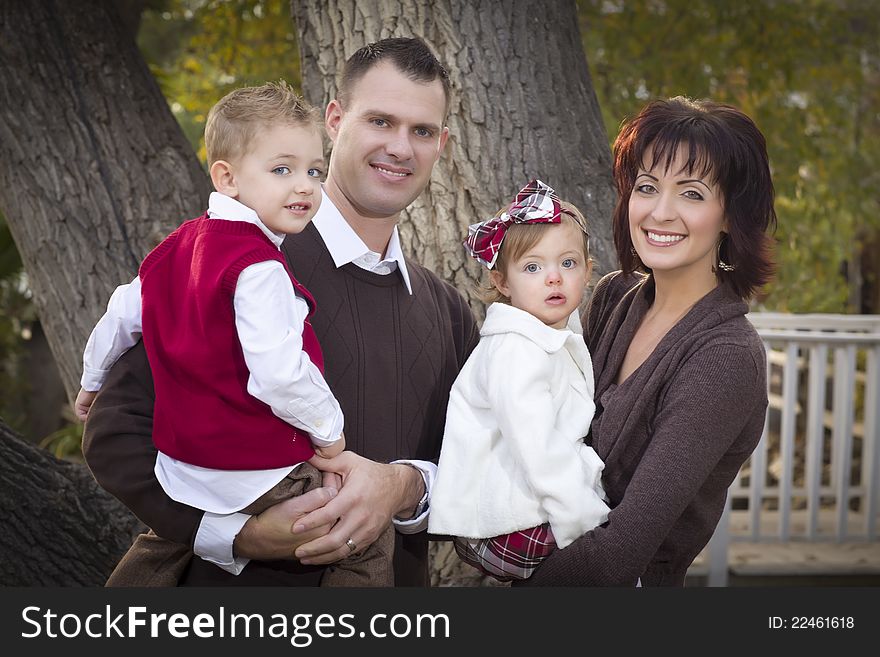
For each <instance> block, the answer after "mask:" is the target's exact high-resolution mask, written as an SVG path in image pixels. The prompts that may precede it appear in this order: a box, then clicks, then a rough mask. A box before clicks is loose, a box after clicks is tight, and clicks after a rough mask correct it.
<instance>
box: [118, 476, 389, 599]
mask: <svg viewBox="0 0 880 657" xmlns="http://www.w3.org/2000/svg"><path fill="white" fill-rule="evenodd" d="M320 486H321V473H320V472H319V471H318V470H317V469H316V468H315V467H314V466H312V465H311V464H309V463H303V464H302V465H299V466H298V467H296V468H294V469H293V471H292V472H291V473H290V474H289V475H287V477H285V478H284V479H282V480H281V481H280V482H279V483H278V484H277V485H276V486H275V487H273V488H272V489H271V490H270V491H269V492H267V493H266V494H265V495H263V496H262V497H260V498H259V499H257V500H256V501H255V502H253V503H252V504H250V505H248V506H247V507H245V508H244V509H242V512H243V513H249V514H252V515H255V514H258V513H262V512H263V511H265V510H266V509H268V508H269V507H270V506H273V505H275V504H277V503H278V502H282V501H284V500H286V499H289V498H291V497H296V496H298V495H302V494H303V493H307V492H309V491H310V490H313V489H315V488H319V487H320ZM194 556H195V555H193V553H192V551H191V550H190V549H189V548H188V547H186V546H185V545H182V544H180V543H175V542H173V541H168V540H166V539H164V538H161V537H160V536H157V535H156V534H155V533H154V532H153V531H152V530H150V531H149V532H148V533H146V534H140V535H139V536H138V537H137V538H136V539H135V540H134V543H132V546H131V547H130V548H129V549H128V552H126V553H125V555H124V556H123V557H122V559H121V560H120V561H119V563H118V564H117V565H116V568H115V569H114V570H113V572H112V573H111V574H110V578H109V579H108V580H107V583H106V584H105V586H112V587H135V586H150V587H155V586H177V585H178V583H179V582H180V579H181V576H182V575H183V573H184V571H185V570H186V568H187V566H188V565H189V562H190V560H191V559H192V558H193V557H194ZM393 557H394V529H393V528H392V527H391V525H389V526H388V527H386V528H385V531H384V532H382V534H381V535H380V536H379V538H378V539H377V540H376V542H375V543H373V544H372V545H370V546H369V547H368V548H366V549H365V550H363V551H362V552H358V553H356V554H353V555H352V556H350V557H348V558H346V559H343V560H342V561H338V562H336V563H334V564H332V565H331V566H328V567H327V568H326V569H325V570H324V574H323V575H322V576H321V586H394V570H393V565H392V560H393Z"/></svg>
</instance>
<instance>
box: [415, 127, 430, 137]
mask: <svg viewBox="0 0 880 657" xmlns="http://www.w3.org/2000/svg"><path fill="white" fill-rule="evenodd" d="M415 132H416V135H417V136H419V137H432V136H433V133H432V132H431V131H430V130H428V129H427V128H416V130H415Z"/></svg>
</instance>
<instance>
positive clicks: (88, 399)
mask: <svg viewBox="0 0 880 657" xmlns="http://www.w3.org/2000/svg"><path fill="white" fill-rule="evenodd" d="M97 396H98V393H97V392H89V391H88V390H83V389H82V388H80V389H79V393H78V394H77V395H76V401H75V402H74V403H73V410H74V412H75V413H76V417H77V419H78V420H79V421H80V422H85V421H86V418H87V417H88V416H89V409H90V408H91V407H92V402H93V401H95V397H97Z"/></svg>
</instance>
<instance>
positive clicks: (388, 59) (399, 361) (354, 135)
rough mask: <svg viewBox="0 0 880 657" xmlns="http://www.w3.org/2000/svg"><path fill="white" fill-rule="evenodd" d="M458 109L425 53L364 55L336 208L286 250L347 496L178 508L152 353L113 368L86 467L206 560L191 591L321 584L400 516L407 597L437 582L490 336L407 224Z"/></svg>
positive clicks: (336, 114) (346, 88) (337, 132)
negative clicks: (462, 401)
mask: <svg viewBox="0 0 880 657" xmlns="http://www.w3.org/2000/svg"><path fill="white" fill-rule="evenodd" d="M448 105H449V80H448V76H447V74H446V71H445V70H444V69H443V67H442V66H441V65H440V63H439V62H438V61H437V59H436V58H435V57H434V55H433V54H432V53H431V52H430V50H429V49H428V48H427V46H425V44H424V43H423V42H422V41H420V40H418V39H398V38H395V39H384V40H382V41H379V42H376V43H373V44H370V45H368V46H365V47H364V48H362V49H361V50H359V51H358V52H356V53H355V54H354V55H352V57H351V58H350V59H349V60H348V61H347V62H346V65H345V68H344V71H343V76H342V80H341V82H340V85H339V93H338V97H337V98H336V99H335V100H333V101H331V102H330V104H329V105H328V106H327V110H326V114H325V126H326V129H327V133H328V135H329V136H330V139H331V140H332V141H333V144H334V148H333V153H332V155H331V159H330V167H329V171H328V175H327V180H326V183H325V185H324V199H323V201H322V204H321V207H320V209H319V211H318V213H317V214H316V216H315V218H314V220H313V222H312V224H311V225H310V226H309V227H308V228H307V229H306V230H305V231H303V232H302V233H300V234H299V235H296V236H290V237H288V238H286V239H285V241H284V244H283V247H282V248H283V250H284V252H285V255H286V257H287V259H288V262H289V264H290V267H291V270H292V271H293V273H294V275H295V276H296V277H297V279H298V280H299V281H300V282H301V283H303V284H304V285H305V286H306V287H307V288H308V289H309V290H310V291H311V293H312V294H313V296H314V297H315V300H316V303H317V312H316V314H315V316H314V318H313V327H314V329H315V333H316V334H317V336H318V339H319V341H320V343H321V346H322V348H323V351H324V358H325V377H326V379H327V381H328V383H329V384H330V387H331V389H332V390H333V392H334V394H335V395H336V397H337V399H338V400H339V401H340V404H341V406H342V409H343V412H344V414H345V421H346V425H345V436H346V441H347V443H348V447H349V449H350V450H352V451H350V452H343V453H342V454H340V455H339V456H337V457H335V458H334V459H331V460H328V461H326V462H324V463H323V464H322V465H321V469H322V470H325V471H327V472H331V473H337V474H338V475H339V476H340V477H341V478H342V479H344V482H345V484H344V486H341V487H340V486H339V482H340V481H341V480H342V479H339V478H338V477H337V478H335V479H331V483H334V484H335V485H331V486H327V487H326V488H322V489H319V490H316V491H312V493H309V494H307V495H304V496H302V497H299V498H294V499H291V500H288V501H286V502H284V503H282V504H280V505H278V506H276V507H273V508H272V509H270V510H269V511H266V512H265V513H263V514H261V515H260V516H254V517H250V516H246V515H244V514H231V515H228V516H217V515H214V514H210V513H205V514H202V512H201V511H199V510H197V509H193V508H191V507H187V506H185V505H182V504H179V503H177V502H174V501H173V500H170V499H169V498H167V497H166V496H165V495H164V493H163V492H162V490H161V487H159V485H158V483H157V482H156V480H155V476H154V475H153V466H154V463H155V454H156V452H155V448H154V447H153V445H152V440H151V438H150V431H151V427H152V418H151V412H152V394H153V392H152V380H151V378H150V376H149V366H148V364H147V361H146V357H145V355H144V352H143V349H142V348H141V347H138V348H135V349H132V350H131V351H130V352H128V353H127V354H126V355H125V356H124V357H123V358H122V359H121V360H120V361H119V362H118V363H117V364H116V366H114V368H113V370H112V371H111V373H110V376H109V377H108V379H107V382H106V383H105V387H104V389H103V390H102V393H101V394H100V395H99V396H98V398H97V400H96V401H95V404H94V405H93V407H92V410H91V413H90V417H89V423H88V426H87V427H86V434H85V437H84V443H83V451H84V454H85V456H86V460H87V462H88V464H89V467H90V468H91V469H92V471H93V473H94V474H95V477H96V478H97V479H98V481H99V482H100V483H101V485H102V486H104V487H105V488H106V489H107V490H109V491H110V492H112V493H113V494H114V495H116V496H117V497H119V498H120V499H121V500H122V501H123V502H125V503H126V505H128V506H129V507H130V508H131V509H132V510H133V511H134V512H135V513H136V514H137V515H138V517H140V518H141V519H142V520H143V521H144V522H145V523H146V524H148V525H149V526H151V527H152V528H153V529H154V531H156V533H158V534H159V535H160V536H163V537H165V538H168V539H171V540H176V541H178V542H181V543H185V544H189V545H191V546H192V547H193V550H194V552H195V553H196V554H197V555H199V556H201V557H202V558H201V559H193V560H192V562H191V564H190V567H189V569H188V571H187V574H186V575H185V576H184V580H183V582H182V583H183V584H189V585H209V584H218V585H226V586H228V585H235V584H242V585H268V584H284V585H316V584H317V582H318V581H319V579H320V576H321V574H322V573H323V571H324V569H325V568H326V567H332V566H329V564H332V563H333V562H335V561H338V560H339V559H341V558H343V557H345V556H348V555H349V554H351V553H352V552H355V551H359V550H361V549H363V548H365V547H366V546H368V545H370V544H371V543H372V542H373V541H374V540H375V539H376V538H377V537H378V535H379V533H380V531H381V530H382V528H383V527H384V526H385V525H387V523H388V522H389V520H392V519H393V520H394V524H395V526H396V527H397V529H398V532H397V541H396V547H395V558H394V567H395V583H396V585H398V586H401V585H426V584H427V583H428V569H427V536H426V534H425V531H424V529H425V528H426V526H427V508H426V507H427V498H428V492H429V489H430V485H431V483H432V481H433V475H434V471H435V467H436V466H435V465H434V463H432V462H431V461H432V460H434V461H436V458H437V456H438V455H439V450H440V441H441V439H442V435H443V426H444V421H445V415H446V402H447V399H448V394H449V388H450V387H451V385H452V382H453V381H454V379H455V376H456V374H457V373H458V370H459V368H460V367H461V365H462V364H463V363H464V361H465V360H466V358H467V356H468V354H469V353H470V351H471V349H472V348H473V347H474V345H475V344H476V341H477V338H478V333H477V328H476V325H475V323H474V320H473V317H472V316H471V313H470V311H469V309H468V307H467V304H466V303H465V301H464V300H463V299H462V297H461V295H459V294H458V293H457V292H456V291H455V290H454V289H453V288H452V287H451V286H449V285H447V284H446V283H444V282H442V281H441V280H440V279H439V278H437V276H436V275H434V274H433V273H431V272H430V271H428V270H426V269H424V268H423V267H421V266H419V265H418V264H417V263H414V262H412V261H411V260H409V259H407V258H405V257H404V256H403V254H402V251H401V247H400V241H399V236H398V232H397V222H398V219H399V216H400V212H401V210H403V209H404V208H405V207H407V206H408V205H409V204H410V203H411V202H412V201H413V200H414V199H415V198H416V197H417V196H418V195H419V194H421V192H422V191H423V190H424V188H425V186H426V185H427V183H428V179H429V178H430V175H431V171H432V169H433V166H434V163H435V162H436V161H437V160H438V159H439V157H440V154H441V152H442V150H443V147H444V146H445V144H446V140H447V137H448V129H447V128H446V127H445V125H444V124H445V119H446V113H447V111H448ZM400 460H405V461H404V462H395V463H391V462H392V461H400ZM331 478H332V475H331ZM325 483H326V482H325ZM337 491H338V494H337ZM310 511H311V513H309V512H310ZM292 526H293V531H291V527H292ZM293 556H295V557H296V559H297V560H294V559H292V557H293ZM249 559H254V561H252V562H251V563H249V564H248V560H249ZM245 565H247V567H246V568H245ZM239 573H240V574H239ZM236 574H238V576H236Z"/></svg>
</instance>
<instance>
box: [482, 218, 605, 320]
mask: <svg viewBox="0 0 880 657" xmlns="http://www.w3.org/2000/svg"><path fill="white" fill-rule="evenodd" d="M542 233H543V234H542V236H541V239H540V240H538V242H537V243H536V244H535V245H534V246H533V247H532V248H530V249H528V250H527V251H526V253H524V254H523V255H522V256H521V257H520V258H518V259H516V260H515V261H513V262H509V263H507V267H506V268H505V269H506V271H504V272H499V271H496V270H493V271H492V272H490V274H489V275H490V278H491V280H492V284H493V285H494V286H495V287H496V288H498V291H499V292H501V294H503V295H504V296H506V297H507V298H509V299H510V305H512V306H514V307H515V308H519V309H520V310H525V311H526V312H528V313H531V314H532V315H534V316H535V317H537V318H538V319H540V320H541V321H542V322H544V323H545V324H546V325H547V326H551V327H553V328H565V325H566V323H567V322H568V318H569V315H571V313H572V312H574V310H575V309H576V308H577V307H578V304H579V303H580V302H581V299H582V298H583V295H584V289H585V288H586V286H587V282H588V281H589V279H590V271H591V270H592V264H591V263H590V262H589V259H588V258H587V256H586V254H585V253H584V239H583V235H582V233H581V231H580V229H579V228H578V227H577V226H576V225H575V224H573V223H572V222H563V223H560V224H546V225H545V226H544V228H543V231H542Z"/></svg>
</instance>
